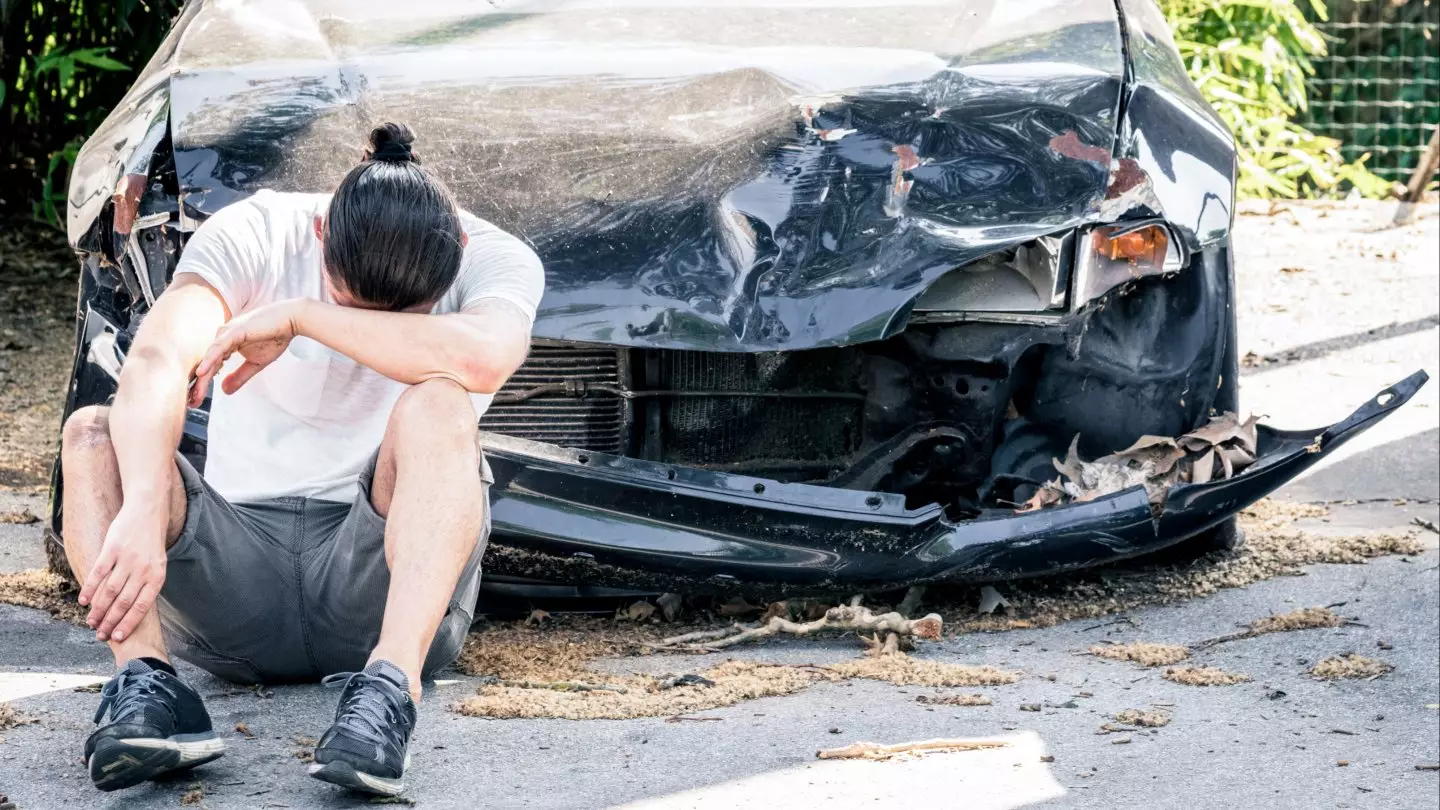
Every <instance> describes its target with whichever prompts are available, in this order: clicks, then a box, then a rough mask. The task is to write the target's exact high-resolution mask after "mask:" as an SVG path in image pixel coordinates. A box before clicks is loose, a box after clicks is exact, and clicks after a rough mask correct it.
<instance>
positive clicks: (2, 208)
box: [0, 0, 181, 223]
mask: <svg viewBox="0 0 1440 810" xmlns="http://www.w3.org/2000/svg"><path fill="white" fill-rule="evenodd" d="M180 6H181V0H0V216H4V215H6V214H10V215H15V214H27V213H28V214H32V215H34V216H35V217H37V218H40V219H45V220H49V221H51V222H54V223H58V222H60V221H61V220H62V219H63V217H64V207H65V206H64V202H65V186H66V181H67V179H68V175H69V168H70V163H71V161H72V160H73V159H74V157H75V154H76V153H77V152H78V151H79V149H80V144H81V143H83V142H84V139H85V137H86V136H88V135H89V134H90V133H91V132H93V131H94V130H95V128H96V127H98V126H99V125H100V122H101V121H103V120H105V116H106V115H107V114H108V113H109V112H110V110H111V109H112V108H113V107H114V106H115V104H116V102H118V101H119V100H120V97H121V96H123V95H124V94H125V91H126V90H127V89H129V87H130V84H131V82H133V81H134V80H135V74H136V73H137V72H139V69H140V67H141V66H142V65H144V64H145V61H146V60H147V59H149V58H150V54H152V53H154V52H155V49H156V48H158V47H159V45H160V42H161V41H162V40H163V39H164V38H165V34H166V32H167V31H169V29H170V23H171V20H172V19H173V18H174V15H175V14H176V13H178V12H179V10H180Z"/></svg>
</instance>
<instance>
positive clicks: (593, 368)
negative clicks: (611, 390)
mask: <svg viewBox="0 0 1440 810" xmlns="http://www.w3.org/2000/svg"><path fill="white" fill-rule="evenodd" d="M620 369H621V355H620V352H618V351H616V350H615V349H608V348H603V347H591V346H567V345H549V344H543V343H537V344H535V345H534V346H532V347H531V348H530V356H529V357H528V358H526V360H525V364H524V365H522V366H521V367H520V369H519V370H518V371H516V372H515V374H514V375H513V376H512V377H511V378H510V381H509V382H508V383H506V384H505V387H504V388H503V389H501V391H500V392H499V393H498V394H496V397H495V401H494V402H493V403H491V405H490V408H489V410H487V411H486V412H485V415H484V416H483V417H482V418H481V419H480V428H481V429H482V430H489V431H494V432H496V433H502V434H504V435H506V436H517V437H519V438H522V439H531V440H533V441H537V442H546V443H548V444H556V445H560V446H562V447H571V448H575V449H578V450H595V451H598V452H602V453H623V452H624V447H625V422H626V417H625V412H626V403H625V400H623V399H621V398H620V397H617V396H615V395H613V394H597V393H591V394H589V395H583V394H582V390H583V386H585V385H594V384H599V385H606V386H612V387H616V388H618V387H619V386H620V382H621V379H620V375H621V371H620ZM567 385H568V386H569V387H570V388H569V391H568V392H567V391H566V390H565V389H566V386H567ZM536 388H540V389H542V390H546V391H547V393H541V394H537V395H535V396H532V397H529V398H526V399H522V400H519V401H511V399H512V398H513V397H514V396H515V395H517V394H522V393H525V392H527V391H532V390H533V389H536ZM556 389H560V390H556Z"/></svg>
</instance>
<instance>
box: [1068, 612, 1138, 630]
mask: <svg viewBox="0 0 1440 810" xmlns="http://www.w3.org/2000/svg"><path fill="white" fill-rule="evenodd" d="M1113 624H1128V625H1130V626H1131V627H1139V625H1137V624H1136V623H1135V620H1133V619H1131V618H1130V617H1129V616H1121V617H1120V618H1118V619H1116V620H1115V621H1113V622H1101V623H1100V624H1093V625H1091V626H1089V627H1087V628H1085V629H1084V630H1083V631H1081V632H1086V633H1088V632H1089V631H1091V630H1099V629H1100V628H1102V627H1109V626H1111V625H1113Z"/></svg>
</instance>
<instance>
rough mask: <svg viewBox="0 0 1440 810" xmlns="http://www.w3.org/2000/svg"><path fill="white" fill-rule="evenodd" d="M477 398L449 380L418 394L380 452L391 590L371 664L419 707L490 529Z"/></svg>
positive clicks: (397, 417) (394, 416)
mask: <svg viewBox="0 0 1440 810" xmlns="http://www.w3.org/2000/svg"><path fill="white" fill-rule="evenodd" d="M475 429H476V428H475V408H474V406H473V405H472V404H471V402H470V396H469V394H468V393H467V392H466V391H465V389H464V388H461V387H460V386H459V385H457V384H455V383H453V382H450V381H448V380H431V381H428V382H423V383H420V384H419V385H415V386H411V387H410V388H409V389H408V390H407V391H406V392H405V393H404V394H403V395H402V396H401V397H400V401H399V402H398V403H397V404H396V405H395V410H394V411H393V412H391V414H390V422H389V425H388V426H387V427H386V430H385V439H384V440H383V441H382V442H381V444H380V457H379V460H378V462H377V463H376V468H375V479H374V481H373V482H372V485H371V492H370V496H371V497H370V500H371V503H372V505H373V506H374V507H375V511H377V512H379V513H380V515H381V516H382V517H385V562H386V564H387V565H389V567H390V590H389V593H388V594H387V595H386V598H385V618H384V621H383V623H382V624H381V627H380V641H379V642H378V643H377V644H376V645H375V649H374V650H373V651H372V652H371V654H370V661H371V662H373V661H377V660H384V661H389V662H390V663H392V664H394V665H395V666H397V667H399V668H400V670H401V671H402V672H404V673H405V676H406V677H407V678H408V679H409V681H410V696H411V697H412V698H413V699H414V700H416V701H417V702H418V701H419V700H420V668H421V666H422V665H423V664H424V662H425V655H426V653H427V652H429V650H430V643H431V640H432V639H434V637H435V631H436V630H437V629H438V628H439V627H440V621H441V620H442V619H444V617H445V611H446V610H447V609H448V608H449V606H450V597H451V594H452V592H453V591H454V590H455V584H456V582H457V581H458V580H459V578H460V572H461V571H462V570H463V569H464V568H465V563H466V562H468V561H469V559H470V554H471V553H472V552H473V551H474V550H475V542H476V540H477V539H478V538H479V536H480V530H481V528H482V527H483V525H484V519H485V503H484V498H483V488H482V484H481V482H480V450H479V446H478V444H477V442H476V436H475Z"/></svg>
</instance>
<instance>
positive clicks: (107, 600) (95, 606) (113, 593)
mask: <svg viewBox="0 0 1440 810" xmlns="http://www.w3.org/2000/svg"><path fill="white" fill-rule="evenodd" d="M129 579H130V574H129V572H126V571H112V572H111V573H110V576H108V577H105V582H103V583H102V584H101V585H100V587H98V588H96V589H95V596H94V598H93V599H91V606H90V617H89V618H88V619H87V620H86V624H89V625H90V626H91V627H96V628H98V627H100V626H101V625H102V624H104V623H105V615H106V614H107V613H109V612H110V605H111V604H113V603H114V602H115V598H116V597H118V596H119V595H120V593H121V592H122V591H123V590H124V589H125V585H126V583H127V582H128V581H129Z"/></svg>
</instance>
